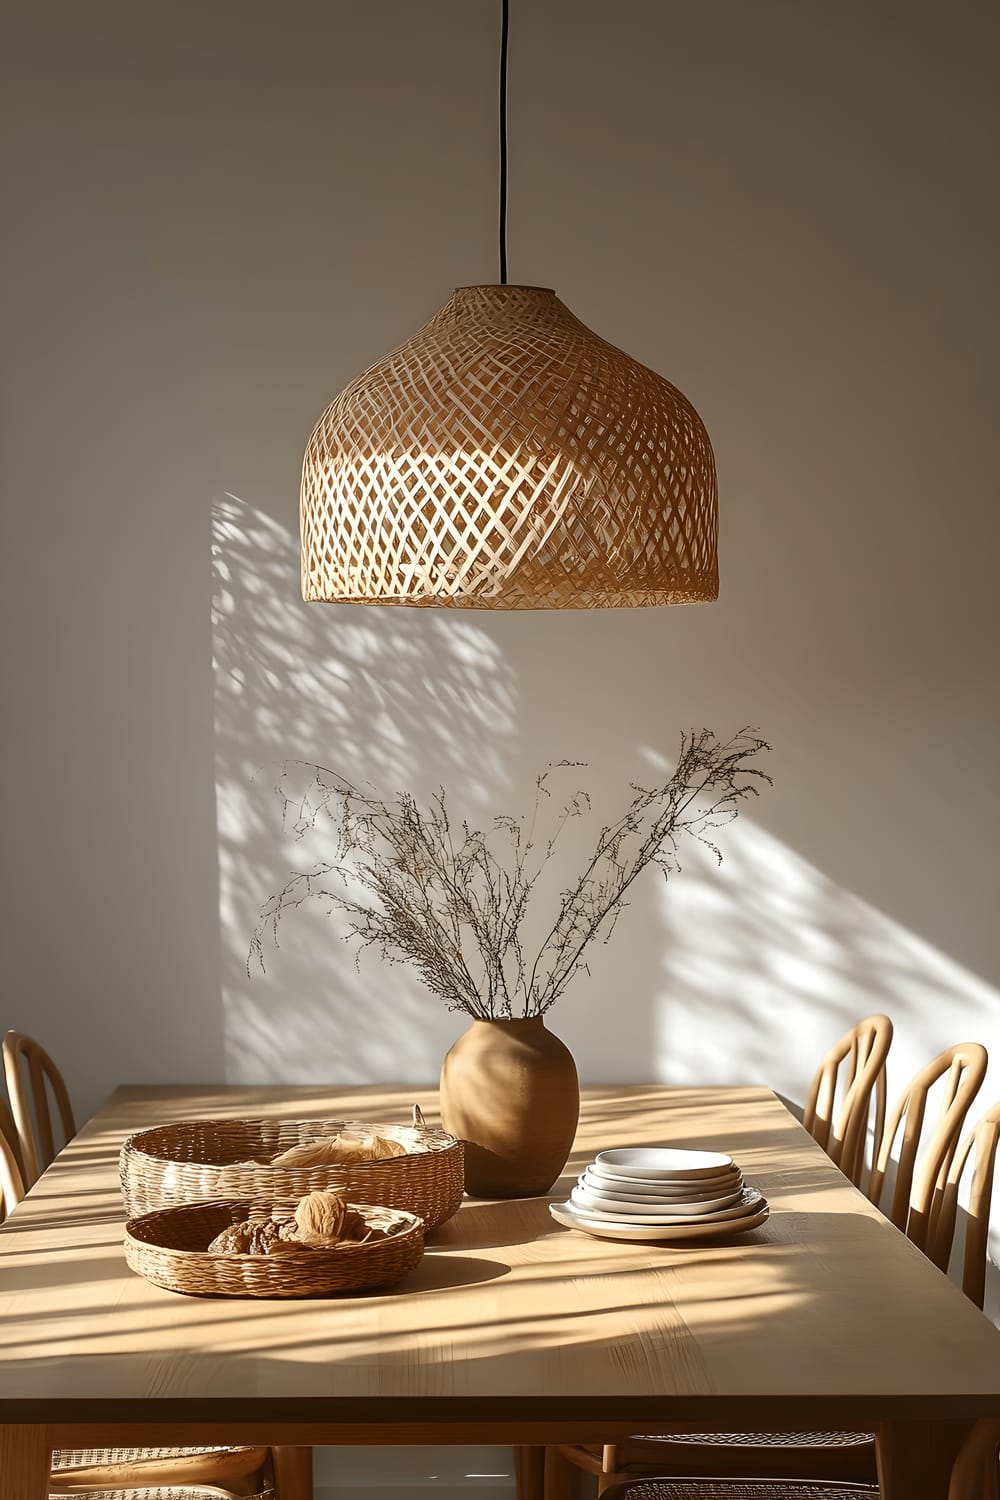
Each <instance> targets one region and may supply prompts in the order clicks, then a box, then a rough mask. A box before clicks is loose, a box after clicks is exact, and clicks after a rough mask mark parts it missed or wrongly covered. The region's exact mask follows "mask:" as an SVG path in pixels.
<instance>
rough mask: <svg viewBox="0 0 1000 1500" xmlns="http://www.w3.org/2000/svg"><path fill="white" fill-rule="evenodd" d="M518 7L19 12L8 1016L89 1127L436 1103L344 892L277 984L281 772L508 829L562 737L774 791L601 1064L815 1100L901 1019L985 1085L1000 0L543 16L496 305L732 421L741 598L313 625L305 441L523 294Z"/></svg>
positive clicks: (8, 569) (649, 960) (432, 1056)
mask: <svg viewBox="0 0 1000 1500" xmlns="http://www.w3.org/2000/svg"><path fill="white" fill-rule="evenodd" d="M497 10H498V7H497V6H495V5H494V4H493V3H485V0H422V3H420V4H414V3H410V0H370V3H367V4H360V3H355V4H347V3H338V0H327V3H322V4H321V3H318V0H311V3H306V0H287V3H283V4H271V3H268V4H263V3H247V0H239V3H235V0H197V3H193V0H172V3H169V4H162V5H157V6H153V5H136V4H135V3H134V0H89V3H87V4H86V5H84V4H79V3H74V0H62V3H52V0H10V3H9V4H8V5H7V7H6V17H7V20H6V38H5V41H4V45H3V48H2V49H0V50H2V55H3V62H2V67H3V73H4V76H3V79H2V84H3V110H4V115H5V130H4V146H5V186H4V195H3V205H4V221H5V229H4V235H3V245H2V249H0V254H2V256H3V260H4V265H3V273H4V285H3V297H4V304H5V305H4V310H5V339H4V351H3V380H4V400H3V421H4V429H3V452H2V465H3V507H4V512H3V515H4V545H3V550H2V556H0V565H2V567H3V570H4V579H3V587H2V593H0V598H2V607H3V611H4V640H5V642H6V650H5V652H4V657H3V668H4V687H3V704H4V710H5V714H4V716H5V721H6V725H5V727H6V732H5V736H4V754H5V757H6V764H5V769H4V777H3V787H4V802H5V810H4V823H3V830H4V837H3V845H4V866H5V884H4V898H3V899H4V914H5V924H4V926H5V933H4V937H5V941H4V968H5V975H4V989H5V993H6V996H7V1002H6V1009H5V1021H6V1024H9V1025H13V1026H17V1027H21V1028H24V1029H30V1030H32V1031H34V1032H36V1033H37V1034H38V1035H39V1036H41V1037H42V1038H43V1039H44V1040H45V1041H46V1043H47V1044H49V1045H50V1046H51V1049H52V1050H53V1051H54V1052H55V1053H56V1054H57V1055H58V1057H59V1059H60V1061H61V1062H62V1063H63V1064H64V1066H65V1069H66V1073H67V1076H68V1078H69V1082H70V1084H71V1087H72V1089H73V1092H74V1096H75V1098H76V1100H77V1102H78V1104H79V1106H80V1109H81V1111H89V1109H90V1108H91V1107H92V1106H93V1105H95V1104H96V1103H97V1102H98V1101H99V1099H100V1097H101V1096H102V1095H103V1094H104V1093H105V1092H106V1090H107V1089H108V1087H109V1086H110V1085H111V1084H113V1083H114V1082H116V1081H118V1080H120V1079H132V1080H139V1079H165V1078H169V1079H174V1080H179V1079H185V1078H188V1079H195V1078H209V1077H212V1078H215V1077H220V1076H222V1075H223V1074H225V1075H226V1076H228V1077H231V1078H240V1077H245V1078H278V1079H280V1078H308V1077H327V1078H334V1079H341V1078H344V1079H346V1078H365V1077H380V1076H388V1075H390V1074H395V1075H397V1076H405V1077H410V1078H415V1079H416V1078H428V1077H432V1076H433V1075H434V1073H435V1071H436V1067H437V1063H438V1060H439V1058H440V1055H441V1052H442V1050H443V1048H444V1047H445V1046H446V1045H447V1043H448V1040H449V1038H450V1037H452V1036H454V1035H455V1034H456V1033H457V1030H458V1021H457V1020H456V1018H455V1017H452V1016H449V1015H448V1014H447V1013H445V1012H443V1011H442V1010H441V1008H440V1006H439V1004H438V1002H436V1001H435V1000H434V999H433V998H431V997H426V996H424V995H423V994H422V993H421V992H420V991H419V990H418V989H417V988H416V986H415V985H414V984H413V983H412V982H411V981H410V979H409V977H408V975H407V974H406V972H405V971H403V970H400V969H394V970H391V971H389V972H388V973H386V972H385V971H383V970H380V969H379V967H378V966H377V964H375V963H374V962H372V963H368V964H367V965H363V966H362V969H361V973H360V975H359V974H358V973H356V972H355V970H354V968H353V966H352V962H351V955H350V953H349V951H348V950H347V949H346V948H345V947H344V945H342V944H341V943H339V942H337V941H336V939H335V933H334V931H333V929H332V928H331V926H330V924H329V923H327V922H326V921H325V919H324V918H322V917H321V916H320V915H318V914H314V915H313V916H312V917H309V916H304V917H303V918H302V920H301V922H298V923H297V922H295V921H294V919H293V921H292V922H290V923H289V925H288V927H287V929H286V937H285V944H284V946H283V947H282V949H281V950H280V952H279V953H277V954H275V955H274V956H273V960H272V961H271V963H270V965H269V973H268V975H267V976H266V977H264V978H261V977H257V978H255V979H254V980H252V981H250V980H248V979H247V976H246V973H245V970H244V960H245V954H246V942H247V938H248V934H249V929H250V927H251V925H252V922H253V916H254V912H255V910H256V907H257V905H258V904H259V902H260V901H261V900H262V899H263V897H264V896H265V895H266V894H268V892H269V891H270V890H271V889H273V888H274V885H275V882H276V881H277V880H280V878H281V877H282V875H283V873H284V871H285V870H287V869H288V867H289V865H290V863H292V862H294V860H295V859H296V858H297V857H298V852H297V851H296V850H295V849H294V847H293V846H292V845H291V844H290V843H289V842H288V841H285V842H282V841H281V838H280V830H279V826H278V809H277V805H276V803H275V801H274V798H273V796H272V794H271V791H270V784H271V782H272V781H273V779H274V776H273V763H274V762H275V761H276V760H278V759H280V758H281V757H282V756H285V755H289V756H304V757H316V758H319V759H322V760H324V761H326V762H327V763H330V764H334V765H337V766H339V767H342V768H343V769H344V770H345V771H347V772H348V773H350V774H355V775H366V776H368V777H370V778H371V779H372V780H374V781H375V782H377V783H378V784H379V785H380V786H381V787H382V788H383V789H384V790H386V791H392V790H395V789H396V788H397V787H400V786H413V787H414V788H415V789H417V790H420V791H422V792H426V791H428V790H430V789H432V788H433V787H435V786H436V785H437V784H438V783H444V785H446V786H447V787H448V789H449V790H450V791H451V792H452V793H453V795H454V796H455V797H456V798H457V799H458V800H459V801H460V802H462V803H463V804H464V805H466V806H468V807H469V808H470V809H471V810H472V811H474V812H476V813H477V814H478V815H483V814H484V813H487V812H489V811H491V810H494V809H496V810H501V809H502V810H510V811H514V810H516V809H517V808H518V807H519V806H520V805H522V804H523V800H524V798H525V796H526V795H527V792H528V789H529V788H530V784H531V778H532V776H533V774H534V772H535V771H536V770H537V769H539V768H540V767H541V766H543V765H544V764H545V763H546V762H548V761H550V760H555V759H559V758H561V757H563V756H569V757H572V758H576V759H583V760H588V761H590V763H591V767H592V770H591V776H592V781H591V784H592V785H593V786H594V789H595V792H596V794H597V796H598V801H599V803H600V804H601V805H605V806H607V807H608V808H611V807H613V806H614V805H615V804H616V802H617V801H619V800H620V799H621V796H622V793H623V791H624V788H625V785H626V782H627V780H628V778H629V777H630V776H638V777H642V776H644V775H647V774H649V772H650V769H651V768H652V767H654V766H655V765H656V764H657V763H659V760H661V759H662V757H667V758H669V756H670V754H671V751H672V748H673V746H674V744H675V741H676V735H677V731H678V729H679V728H680V727H682V726H685V725H689V724H701V723H707V724H710V725H712V726H714V727H715V728H717V729H718V730H719V731H720V732H728V731H730V730H732V729H735V728H738V727H739V726H740V725H742V724H744V723H752V724H756V725H759V726H760V728H761V730H762V731H763V733H764V734H765V735H766V736H767V737H768V738H769V739H770V740H771V741H772V742H773V744H774V747H775V749H774V754H773V756H772V757H771V770H772V771H773V775H774V781H775V784H774V788H773V790H772V791H769V792H767V794H766V795H765V796H763V797H762V798H761V799H760V801H759V803H758V804H756V805H754V806H753V807H752V808H750V809H749V810H748V811H747V812H746V813H745V814H744V815H743V816H741V818H740V820H739V821H738V823H737V824H735V825H733V826H732V828H730V829H729V830H727V832H726V834H725V836H724V850H725V854H726V863H725V865H724V867H723V869H722V870H721V871H716V870H715V868H714V866H713V865H712V864H711V863H710V862H709V863H704V862H702V861H700V860H699V859H697V858H694V859H692V861H691V863H690V865H689V867H688V868H687V869H686V870H685V873H684V874H682V875H681V876H680V877H678V879H677V880H676V882H674V883H673V884H672V885H671V887H670V888H669V889H668V890H666V891H665V892H664V891H661V890H660V888H659V887H658V886H657V885H656V882H655V880H654V879H653V878H652V877H650V879H649V880H647V881H646V883H645V885H644V887H643V888H642V889H641V890H640V891H638V892H637V896H636V900H635V903H634V906H633V908H632V909H631V911H630V912H628V913H627V914H626V916H625V918H624V919H623V922H622V924H621V925H620V927H619V929H618V932H617V933H616V935H615V938H614V940H613V943H612V945H611V946H609V947H608V948H607V949H603V948H599V949H598V950H597V951H596V952H595V955H594V964H593V971H592V975H591V977H590V978H589V979H588V978H587V976H585V975H584V976H581V977H580V978H579V979H578V980H577V982H576V984H575V986H574V989H573V990H572V991H571V992H570V993H568V994H567V995H566V996H565V997H564V998H563V1000H562V1002H561V1003H560V1005H559V1007H558V1009H557V1011H555V1012H553V1016H552V1021H553V1024H554V1026H555V1029H557V1030H558V1031H559V1032H560V1033H561V1034H562V1035H563V1036H564V1037H565V1038H566V1040H567V1041H569V1042H570V1043H571V1045H572V1046H573V1048H574V1050H575V1052H576V1054H577V1056H578V1058H579V1060H580V1064H581V1071H582V1072H583V1073H584V1075H585V1076H586V1077H588V1078H591V1079H597V1078H609V1079H610V1078H619V1079H621V1078H630V1077H634V1078H639V1077H652V1076H656V1077H665V1078H677V1079H687V1078H691V1077H711V1078H732V1077H743V1078H754V1079H761V1080H764V1081H767V1082H770V1083H772V1084H773V1085H775V1086H776V1087H778V1088H780V1089H781V1090H782V1091H783V1092H784V1093H786V1094H787V1095H788V1096H789V1097H791V1098H792V1099H797V1100H801V1098H802V1095H803V1091H804V1088H805V1086H806V1083H807V1080H808V1077H809V1074H810V1072H811V1069H812V1066H813V1064H814V1062H815V1060H816V1058H817V1056H818V1055H819V1053H820V1052H821V1051H822V1050H823V1048H824V1047H825V1046H826V1044H827V1043H828V1042H829V1041H830V1040H831V1039H832V1038H833V1037H834V1036H835V1035H836V1034H837V1033H838V1031H839V1030H840V1029H841V1028H842V1026H843V1025H844V1024H846V1023H847V1022H848V1021H850V1020H852V1019H854V1018H855V1017H856V1016H858V1015H860V1014H862V1013H864V1012H865V1011H866V1010H870V1009H873V1008H885V1009H888V1010H889V1012H890V1013H891V1014H892V1015H893V1017H894V1019H895V1020H896V1022H897V1028H898V1043H897V1049H896V1059H895V1062H894V1070H893V1082H894V1083H896V1084H898V1083H901V1082H902V1081H903V1079H904V1078H905V1076H906V1074H907V1073H908V1072H909V1071H910V1070H911V1069H912V1067H913V1066H915V1065H916V1064H917V1063H918V1062H920V1061H922V1060H923V1059H924V1058H925V1057H926V1056H928V1055H929V1054H930V1053H931V1052H933V1051H936V1050H938V1049H939V1048H940V1047H942V1046H944V1045H946V1044H948V1043H950V1042H952V1041H954V1040H957V1039H959V1038H961V1037H965V1036H973V1037H978V1038H981V1039H982V1040H984V1041H986V1042H987V1043H988V1044H989V1045H991V1048H992V1050H993V1051H994V1052H995V1054H996V1055H997V1057H998V1059H1000V1020H998V1016H1000V1010H998V998H1000V996H998V984H1000V954H998V949H997V924H996V917H995V909H996V878H997V847H998V837H997V835H998V826H997V825H998V819H997V773H996V746H997V740H998V735H997V729H998V723H997V719H998V712H997V692H996V639H997V629H996V606H995V602H994V601H995V597H996V586H995V577H994V575H995V559H996V553H997V541H998V537H997V530H998V525H997V516H998V510H997V497H996V469H997V464H996V452H995V436H994V432H993V428H994V427H995V416H996V397H997V387H996V367H997V340H996V332H997V330H996V311H997V305H996V296H995V283H996V269H995V268H996V265H997V264H998V263H1000V258H998V253H997V252H998V245H997V235H996V228H997V224H996V218H997V213H996V194H995V191H994V189H993V185H992V184H993V177H992V170H991V162H992V158H993V155H994V154H995V149H996V118H995V109H994V106H993V104H992V101H991V96H992V95H993V94H994V93H995V88H994V70H995V58H996V30H997V25H996V22H997V11H996V8H995V7H992V6H989V5H987V4H985V3H979V4H976V3H971V0H959V3H957V4H952V5H950V6H947V7H942V6H940V5H938V4H931V3H929V0H908V3H905V4H904V3H892V4H888V3H881V0H880V3H875V4H872V3H871V0H864V3H861V0H849V3H839V4H837V5H833V4H821V3H819V0H815V3H809V4H803V3H800V0H788V3H777V0H757V3H755V4H753V5H741V4H738V3H735V0H734V3H723V0H702V3H700V4H697V5H691V4H687V5H681V4H675V3H673V0H646V3H639V0H617V3H616V4H613V5H612V4H608V3H607V0H604V3H601V4H598V3H597V0H572V3H571V0H537V3H534V4H531V3H528V0H514V3H513V5H512V11H513V16H512V40H511V57H510V67H511V75H510V76H511V84H510V89H511V123H510V134H511V182H510V272H511V279H512V280H516V281H524V282H530V283H536V284H542V285H548V286H554V287H555V288H556V289H557V290H558V292H559V294H560V295H561V296H562V298H563V300H564V301H566V302H567V303H568V305H569V306H570V307H571V308H572V310H573V311H574V312H575V313H576V314H577V315H578V316H580V317H581V318H583V319H584V320H585V321H586V322H588V323H589V324H591V326H593V327H594V328H595V329H596V330H597V331H598V332H599V333H600V334H602V335H603V336H605V337H607V338H609V339H611V340H612V341H613V342H615V343H618V344H620V345H621V346H623V347H624V348H626V349H627V350H628V351H629V352H630V353H631V354H633V355H635V356H636V357H638V358H639V359H641V360H643V361H645V362H646V363H648V364H650V365H652V366H653V367H654V368H656V369H657V370H659V371H660V372H661V373H663V374H664V375H666V376H667V377H668V378H670V379H672V380H674V381H675V382H676V383H677V384H679V385H680V386H681V387H682V389H683V390H684V391H685V392H686V393H687V394H688V395H689V396H690V397H691V399H692V400H693V401H694V402H695V404H696V405H697V406H698V408H699V410H700V411H701V412H702V414H703V416H704V417H705V419H706V422H707V423H708V426H709V430H710V432H711V434H712V436H713V440H714V442H715V446H716V452H717V458H718V465H719V475H720V487H721V495H722V542H721V569H722V597H721V600H720V602H719V604H718V605H715V606H710V607H698V608H688V609H684V610H663V611H622V612H613V613H601V612H594V613H588V614H581V615H576V614H572V613H564V614H540V615H537V616H510V617H508V616H504V615H502V614H499V615H496V616H492V617H491V616H489V615H484V616H481V617H477V618H475V619H461V620H455V619H453V618H452V617H450V616H449V615H446V614H441V615H438V614H434V613H431V614H428V613H426V612H409V611H407V612H401V611H352V610H350V609H322V608H319V607H316V606H309V607H307V606H304V605H303V604H302V603H301V602H300V601H299V600H298V599H297V595H296V580H295V566H296V561H295V528H296V524H297V512H296V493H297V480H298V465H299V462H300V456H301V449H302V446H303V443H304V439H305V437H306V435H307V431H308V429H309V426H310V424H311V422H312V421H313V420H314V418H315V417H316V416H317V415H318V412H319V410H320V409H321V408H322V406H323V405H324V404H325V403H326V401H327V400H328V399H330V398H331V397H332V396H333V394H334V393H335V392H336V391H337V390H338V389H339V388H340V387H341V386H342V385H343V384H344V383H346V381H347V380H348V379H349V378H350V377H351V376H352V375H354V374H355V373H357V372H358V371H359V370H360V369H362V368H363V367H364V366H365V365H366V364H368V363H370V362H371V361H372V360H374V359H375V358H377V357H378V356H379V355H380V354H382V353H383V352H384V351H385V350H386V349H387V348H388V347H390V346H391V345H392V344H394V343H396V342H398V341H399V340H401V339H402V338H403V337H405V336H407V335H408V334H409V333H410V332H412V331H413V330H414V329H415V328H416V327H417V326H418V325H419V324H420V323H421V322H422V321H423V320H424V319H425V318H426V317H427V316H429V314H430V313H431V312H433V311H434V310H435V308H436V307H437V306H438V305H439V304H440V303H441V302H443V301H444V300H445V298H446V297H447V295H448V294H449V292H450V290H451V288H452V287H453V286H454V285H457V284H461V283H468V282H475V281H488V280H491V279H495V275H496V270H495V265H496V260H495V255H496V250H495V227H494V220H495V158H496V144H495V120H494V112H495V99H494V89H495V76H494V75H495V63H496V42H497ZM213 534H214V539H215V548H216V556H215V569H214V577H213V571H212V568H211V566H210V548H211V546H212V538H213ZM213 599H214V604H215V617H214V619H215V623H214V629H213V626H212V624H211V611H212V604H213ZM213 656H214V663H215V668H214V671H213ZM213 688H214V694H215V697H214V710H213ZM213 713H214V722H213ZM258 768H263V770H262V771H261V774H260V776H259V777H258V778H257V779H256V780H253V779H252V778H253V776H254V773H255V772H256V771H257V770H258ZM216 791H217V793H218V799H217V800H218V818H219V823H218V830H219V831H218V836H217V832H216ZM220 875H221V912H222V921H221V926H220V921H219V910H220ZM987 1087H988V1088H991V1089H992V1094H991V1097H992V1095H995V1094H996V1093H997V1092H998V1091H1000V1064H998V1066H997V1067H995V1068H994V1070H993V1073H992V1076H991V1080H990V1082H989V1083H988V1085H987Z"/></svg>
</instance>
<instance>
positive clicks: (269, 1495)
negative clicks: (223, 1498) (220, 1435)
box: [49, 1484, 276, 1500]
mask: <svg viewBox="0 0 1000 1500" xmlns="http://www.w3.org/2000/svg"><path fill="white" fill-rule="evenodd" d="M81 1493H82V1492H81V1491H80V1490H73V1491H68V1492H65V1493H64V1492H63V1491H61V1490H50V1491H49V1500H80V1496H81ZM226 1493H228V1492H227V1491H224V1490H220V1489H219V1488H217V1487H216V1488H213V1487H212V1486H211V1485H204V1484H197V1485H196V1484H185V1485H169V1486H168V1487H167V1488H166V1489H156V1490H146V1489H143V1490H137V1489H132V1490H87V1491H86V1496H87V1500H220V1495H222V1494H226ZM241 1500H276V1497H275V1492H274V1490H261V1491H259V1492H258V1493H257V1494H256V1495H246V1496H242V1497H241Z"/></svg>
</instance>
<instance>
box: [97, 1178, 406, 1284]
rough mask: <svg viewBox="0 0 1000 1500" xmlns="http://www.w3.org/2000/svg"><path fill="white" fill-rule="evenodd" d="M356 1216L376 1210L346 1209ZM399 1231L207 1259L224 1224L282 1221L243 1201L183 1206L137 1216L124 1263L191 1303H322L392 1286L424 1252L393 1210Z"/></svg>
mask: <svg viewBox="0 0 1000 1500" xmlns="http://www.w3.org/2000/svg"><path fill="white" fill-rule="evenodd" d="M350 1206H351V1207H352V1208H356V1209H359V1210H360V1211H361V1212H362V1213H365V1212H368V1211H371V1210H373V1209H374V1210H375V1211H377V1209H378V1207H379V1206H378V1205H371V1204H363V1203H352V1204H351V1205H350ZM397 1212H398V1213H399V1217H400V1218H401V1219H402V1220H403V1224H402V1226H401V1227H400V1228H399V1229H398V1230H395V1231H394V1232H391V1233H390V1234H389V1236H388V1238H387V1239H384V1240H375V1241H373V1242H371V1243H369V1244H367V1245H360V1244H345V1245H339V1246H337V1247H335V1248H334V1249H331V1250H315V1249H307V1248H305V1247H303V1249H302V1250H300V1251H298V1250H290V1251H287V1252H286V1253H285V1254H283V1255H209V1254H207V1253H206V1251H207V1247H208V1246H209V1245H210V1244H211V1242H212V1240H213V1239H214V1238H215V1236H216V1235H217V1234H219V1233H221V1231H222V1230H223V1229H226V1228H228V1226H229V1225H230V1224H238V1223H240V1222H241V1221H242V1220H244V1219H252V1220H254V1221H260V1220H264V1219H272V1218H274V1219H280V1218H283V1217H285V1216H284V1214H283V1213H281V1212H279V1210H278V1209H277V1207H276V1206H274V1205H270V1204H269V1205H267V1206H262V1205H261V1204H260V1202H259V1201H258V1202H257V1203H255V1204H251V1203H250V1202H249V1201H247V1200H246V1199H243V1200H240V1199H228V1200H224V1201H221V1202H219V1201H217V1202H214V1203H189V1204H187V1205H186V1206H185V1207H183V1208H162V1209H158V1210H157V1211H156V1212H155V1213H149V1214H142V1215H140V1216H139V1217H138V1218H135V1219H130V1220H129V1221H128V1223H127V1224H126V1225H125V1259H126V1260H127V1261H128V1263H129V1265H130V1266H131V1267H132V1270H133V1271H137V1272H138V1274H139V1275H140V1276H144V1277H145V1278H146V1280H147V1281H151V1282H153V1284H154V1285H155V1286H162V1287H164V1288H166V1290H167V1291H169V1292H185V1293H187V1295H188V1296H194V1297H326V1296H329V1295H330V1294H331V1293H333V1292H356V1291H362V1290H365V1289H372V1288H374V1287H383V1286H394V1285H395V1283H396V1282H397V1281H402V1279H403V1277H404V1276H406V1275H407V1273H408V1272H410V1271H412V1270H413V1268H414V1266H415V1265H416V1264H417V1262H418V1261H419V1260H420V1257H421V1256H422V1255H423V1253H424V1226H423V1222H422V1221H421V1220H420V1219H419V1218H418V1217H417V1216H416V1214H411V1213H404V1212H403V1211H402V1210H398V1211H397Z"/></svg>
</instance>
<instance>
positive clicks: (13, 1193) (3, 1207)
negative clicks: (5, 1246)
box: [0, 1105, 24, 1224]
mask: <svg viewBox="0 0 1000 1500" xmlns="http://www.w3.org/2000/svg"><path fill="white" fill-rule="evenodd" d="M5 1110H6V1105H4V1107H3V1110H0V1224H2V1223H3V1221H4V1220H5V1219H6V1217H7V1215H8V1214H9V1213H10V1211H11V1209H12V1208H14V1207H15V1206H16V1205H17V1204H18V1203H20V1201H21V1199H22V1198H23V1197H24V1179H23V1178H22V1176H21V1167H20V1163H19V1162H18V1159H17V1156H16V1155H15V1153H14V1147H13V1145H12V1140H13V1137H12V1136H11V1135H8V1133H7V1130H6V1128H5V1126H4V1120H3V1114H4V1111H5Z"/></svg>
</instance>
